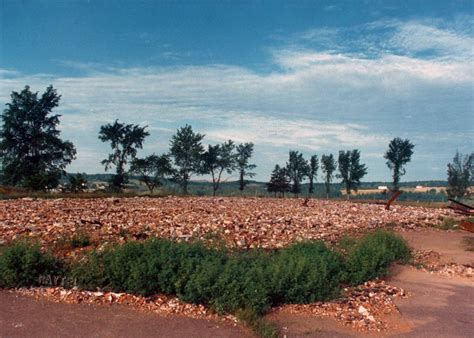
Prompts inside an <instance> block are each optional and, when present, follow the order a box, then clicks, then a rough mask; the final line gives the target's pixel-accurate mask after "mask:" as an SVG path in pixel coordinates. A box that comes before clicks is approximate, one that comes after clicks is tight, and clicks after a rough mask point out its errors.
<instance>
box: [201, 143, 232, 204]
mask: <svg viewBox="0 0 474 338" xmlns="http://www.w3.org/2000/svg"><path fill="white" fill-rule="evenodd" d="M234 149H235V144H234V142H233V141H232V140H228V141H227V142H224V143H223V144H216V145H214V146H212V145H209V146H208V149H207V151H206V152H204V154H203V155H202V167H201V173H202V174H210V175H211V177H212V195H213V196H215V195H216V191H217V189H219V184H220V182H221V178H222V173H223V172H224V171H225V172H227V174H231V173H232V172H233V171H234V170H235V169H236V157H235V154H234Z"/></svg>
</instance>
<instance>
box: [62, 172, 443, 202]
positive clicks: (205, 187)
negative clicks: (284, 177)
mask: <svg viewBox="0 0 474 338" xmlns="http://www.w3.org/2000/svg"><path fill="white" fill-rule="evenodd" d="M111 177H112V174H86V179H87V181H88V182H89V183H99V182H107V181H108V180H109V179H110V178H111ZM64 180H65V178H64ZM247 182H248V183H247V186H246V188H245V191H244V195H246V196H271V194H269V193H268V192H267V190H266V183H267V182H261V181H254V180H249V181H247ZM447 184H448V182H447V181H443V180H427V181H410V182H402V183H400V186H401V187H402V188H415V187H416V186H420V185H421V186H424V187H446V186H447ZM390 185H391V182H382V181H377V182H362V183H361V185H360V189H377V187H378V186H390ZM308 186H309V184H308V183H305V184H302V191H303V194H302V196H305V195H307V191H308ZM129 188H130V189H134V190H137V191H141V192H146V188H145V186H143V185H142V184H140V182H139V181H138V176H132V177H130V182H129ZM343 188H344V187H343V185H341V184H340V183H332V184H331V197H342V194H341V189H343ZM161 189H162V190H165V191H168V192H170V193H179V192H180V187H179V186H178V185H177V184H176V183H173V182H171V181H166V182H164V185H163V187H161ZM188 189H189V193H190V194H192V195H197V196H208V195H212V183H211V182H209V181H206V180H202V179H200V180H192V181H191V182H190V184H189V187H188ZM218 195H221V196H239V195H240V191H239V182H238V181H225V182H221V184H220V188H219V190H218ZM312 196H314V197H325V196H326V193H325V187H324V183H322V182H317V183H316V184H315V193H314V194H313V195H312ZM376 197H377V198H385V197H386V195H383V194H380V193H377V194H373V196H369V195H366V196H365V198H376ZM411 197H413V198H415V197H416V199H417V200H425V199H428V200H436V201H438V200H439V201H442V200H443V201H444V200H446V196H445V194H439V193H432V192H431V193H429V192H426V193H420V192H418V193H407V194H406V196H405V197H404V198H406V199H411ZM356 198H363V197H362V196H358V197H356Z"/></svg>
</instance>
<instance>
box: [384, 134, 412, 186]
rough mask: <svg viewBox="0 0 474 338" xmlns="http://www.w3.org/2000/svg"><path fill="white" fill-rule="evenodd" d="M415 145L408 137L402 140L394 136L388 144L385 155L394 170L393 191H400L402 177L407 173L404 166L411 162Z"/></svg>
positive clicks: (389, 165)
mask: <svg viewBox="0 0 474 338" xmlns="http://www.w3.org/2000/svg"><path fill="white" fill-rule="evenodd" d="M414 147H415V146H414V145H413V144H412V143H410V141H409V140H408V139H406V140H402V139H401V138H399V137H396V138H394V139H393V140H391V141H390V143H389V144H388V150H387V152H386V153H385V155H384V158H385V159H386V160H387V166H388V168H389V169H390V170H392V171H393V174H392V177H393V187H392V190H393V191H398V189H399V183H400V177H401V176H403V175H405V173H406V170H405V168H404V166H405V165H406V164H407V163H408V162H410V160H411V155H413V148H414Z"/></svg>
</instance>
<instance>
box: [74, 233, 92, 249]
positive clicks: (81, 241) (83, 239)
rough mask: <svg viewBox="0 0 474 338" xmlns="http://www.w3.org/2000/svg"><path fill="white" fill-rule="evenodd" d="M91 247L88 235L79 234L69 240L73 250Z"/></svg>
mask: <svg viewBox="0 0 474 338" xmlns="http://www.w3.org/2000/svg"><path fill="white" fill-rule="evenodd" d="M89 245H91V239H90V237H89V235H87V234H84V233H80V234H75V235H74V236H73V237H72V238H71V247H73V248H85V247H86V246H89Z"/></svg>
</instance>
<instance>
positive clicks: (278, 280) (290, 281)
mask: <svg viewBox="0 0 474 338" xmlns="http://www.w3.org/2000/svg"><path fill="white" fill-rule="evenodd" d="M269 266H270V278H271V283H270V286H271V293H272V299H273V303H274V304H279V303H311V302H315V301H321V300H326V299H329V298H332V297H334V296H335V295H337V293H338V291H339V285H340V283H341V280H342V278H343V276H344V264H343V260H342V257H341V256H340V255H339V254H337V253H336V252H334V251H332V250H330V249H329V248H328V247H327V246H326V245H325V244H324V243H323V242H307V243H301V244H295V245H293V246H290V247H289V248H287V249H283V250H281V251H280V252H278V253H277V254H276V255H275V256H274V257H273V259H272V262H271V264H270V265H269Z"/></svg>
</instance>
